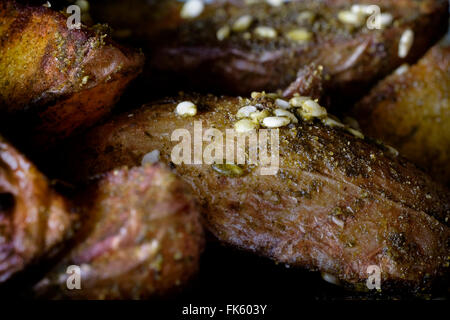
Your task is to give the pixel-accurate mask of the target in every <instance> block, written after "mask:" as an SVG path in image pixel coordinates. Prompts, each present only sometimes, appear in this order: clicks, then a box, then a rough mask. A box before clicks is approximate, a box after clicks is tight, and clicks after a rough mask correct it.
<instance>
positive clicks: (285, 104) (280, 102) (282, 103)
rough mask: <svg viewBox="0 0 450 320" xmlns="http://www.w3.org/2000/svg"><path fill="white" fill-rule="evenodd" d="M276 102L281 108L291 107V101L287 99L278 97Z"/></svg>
mask: <svg viewBox="0 0 450 320" xmlns="http://www.w3.org/2000/svg"><path fill="white" fill-rule="evenodd" d="M275 104H276V106H277V107H279V108H281V109H289V108H290V107H291V105H290V104H289V102H287V101H286V100H283V99H276V100H275Z"/></svg>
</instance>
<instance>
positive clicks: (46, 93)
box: [0, 0, 143, 145]
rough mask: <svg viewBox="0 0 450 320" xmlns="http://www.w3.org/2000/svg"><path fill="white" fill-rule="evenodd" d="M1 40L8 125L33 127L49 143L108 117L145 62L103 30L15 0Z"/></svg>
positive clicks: (2, 19) (1, 112)
mask: <svg viewBox="0 0 450 320" xmlns="http://www.w3.org/2000/svg"><path fill="white" fill-rule="evenodd" d="M0 39H1V41H0V122H1V123H2V125H3V126H6V125H9V126H10V127H12V129H13V130H14V131H18V132H21V131H24V130H25V131H30V129H32V130H31V133H32V135H30V136H29V137H28V138H29V139H32V140H33V141H38V142H39V143H40V144H41V145H44V144H45V145H47V144H49V143H51V142H53V141H55V140H59V139H62V138H65V137H67V136H68V135H70V134H72V133H73V132H74V131H76V130H80V129H83V128H86V127H88V126H90V125H92V124H93V123H95V122H96V121H97V120H98V119H100V118H101V117H102V116H104V115H105V114H107V113H108V112H109V111H110V109H111V107H112V106H113V105H114V103H115V102H116V101H117V100H118V98H119V97H120V95H121V93H122V92H123V90H124V89H125V87H126V86H127V85H128V83H129V82H130V81H131V80H132V79H134V78H135V77H136V75H137V74H138V73H139V72H140V70H141V67H142V64H143V55H142V54H140V53H137V52H135V51H132V50H129V49H126V48H123V47H120V46H119V45H117V44H115V43H113V42H111V40H110V36H109V35H107V33H105V31H103V30H102V28H92V29H88V28H86V27H85V26H82V27H81V29H79V30H77V29H72V30H69V29H68V27H67V17H66V16H65V15H64V14H62V13H60V12H55V11H52V10H51V9H49V8H46V7H44V6H40V7H32V6H24V5H20V4H18V3H16V2H14V1H10V0H7V1H2V2H1V3H0ZM12 118H14V120H13V119H12ZM11 122H13V123H14V124H13V125H12V126H11ZM18 127H20V128H18Z"/></svg>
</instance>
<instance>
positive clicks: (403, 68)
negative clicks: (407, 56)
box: [394, 63, 409, 75]
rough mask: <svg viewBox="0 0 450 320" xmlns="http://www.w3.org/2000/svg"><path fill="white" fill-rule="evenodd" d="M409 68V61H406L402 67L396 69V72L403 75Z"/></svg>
mask: <svg viewBox="0 0 450 320" xmlns="http://www.w3.org/2000/svg"><path fill="white" fill-rule="evenodd" d="M408 69H409V65H408V64H407V63H404V64H402V65H401V66H400V67H398V68H397V69H396V70H395V71H394V73H395V74H396V75H402V74H404V73H405V72H406V71H408Z"/></svg>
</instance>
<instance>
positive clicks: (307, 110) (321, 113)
mask: <svg viewBox="0 0 450 320" xmlns="http://www.w3.org/2000/svg"><path fill="white" fill-rule="evenodd" d="M299 110H300V109H299ZM301 115H302V116H303V117H306V118H310V117H315V118H322V117H326V116H327V110H326V109H325V108H324V107H321V106H320V105H319V104H318V103H317V102H315V101H314V100H306V101H305V102H304V103H303V105H302V108H301Z"/></svg>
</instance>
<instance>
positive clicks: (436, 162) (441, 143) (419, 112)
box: [353, 44, 450, 185]
mask: <svg viewBox="0 0 450 320" xmlns="http://www.w3.org/2000/svg"><path fill="white" fill-rule="evenodd" d="M449 92H450V46H449V45H448V44H447V45H445V44H438V45H436V46H434V47H433V48H432V49H430V50H429V51H428V53H427V54H426V55H425V56H424V57H423V58H422V59H421V60H420V61H419V62H418V63H417V64H415V65H413V66H410V68H409V69H408V70H407V71H405V72H404V73H402V74H397V73H393V74H392V75H390V76H389V77H387V78H386V79H384V80H383V81H381V82H380V83H379V84H378V85H377V86H376V87H375V88H373V89H372V91H371V92H370V93H369V94H368V95H367V96H366V97H365V98H364V99H362V100H361V101H360V102H359V103H358V104H357V105H356V107H355V108H354V110H353V112H354V115H355V117H356V118H357V120H358V121H359V124H360V126H361V128H362V130H363V131H364V132H366V133H367V134H368V135H370V136H372V137H375V138H377V139H380V140H382V141H385V142H386V143H388V144H390V145H392V146H393V147H395V148H396V149H398V151H399V152H400V153H401V154H402V155H404V156H405V157H407V158H408V159H409V160H411V161H412V162H414V163H416V164H417V165H418V166H420V167H421V168H423V169H425V170H426V171H427V172H429V173H430V175H431V176H432V177H433V178H434V179H436V180H437V181H441V182H442V183H446V184H447V185H448V184H450V165H449V163H450V97H449Z"/></svg>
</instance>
